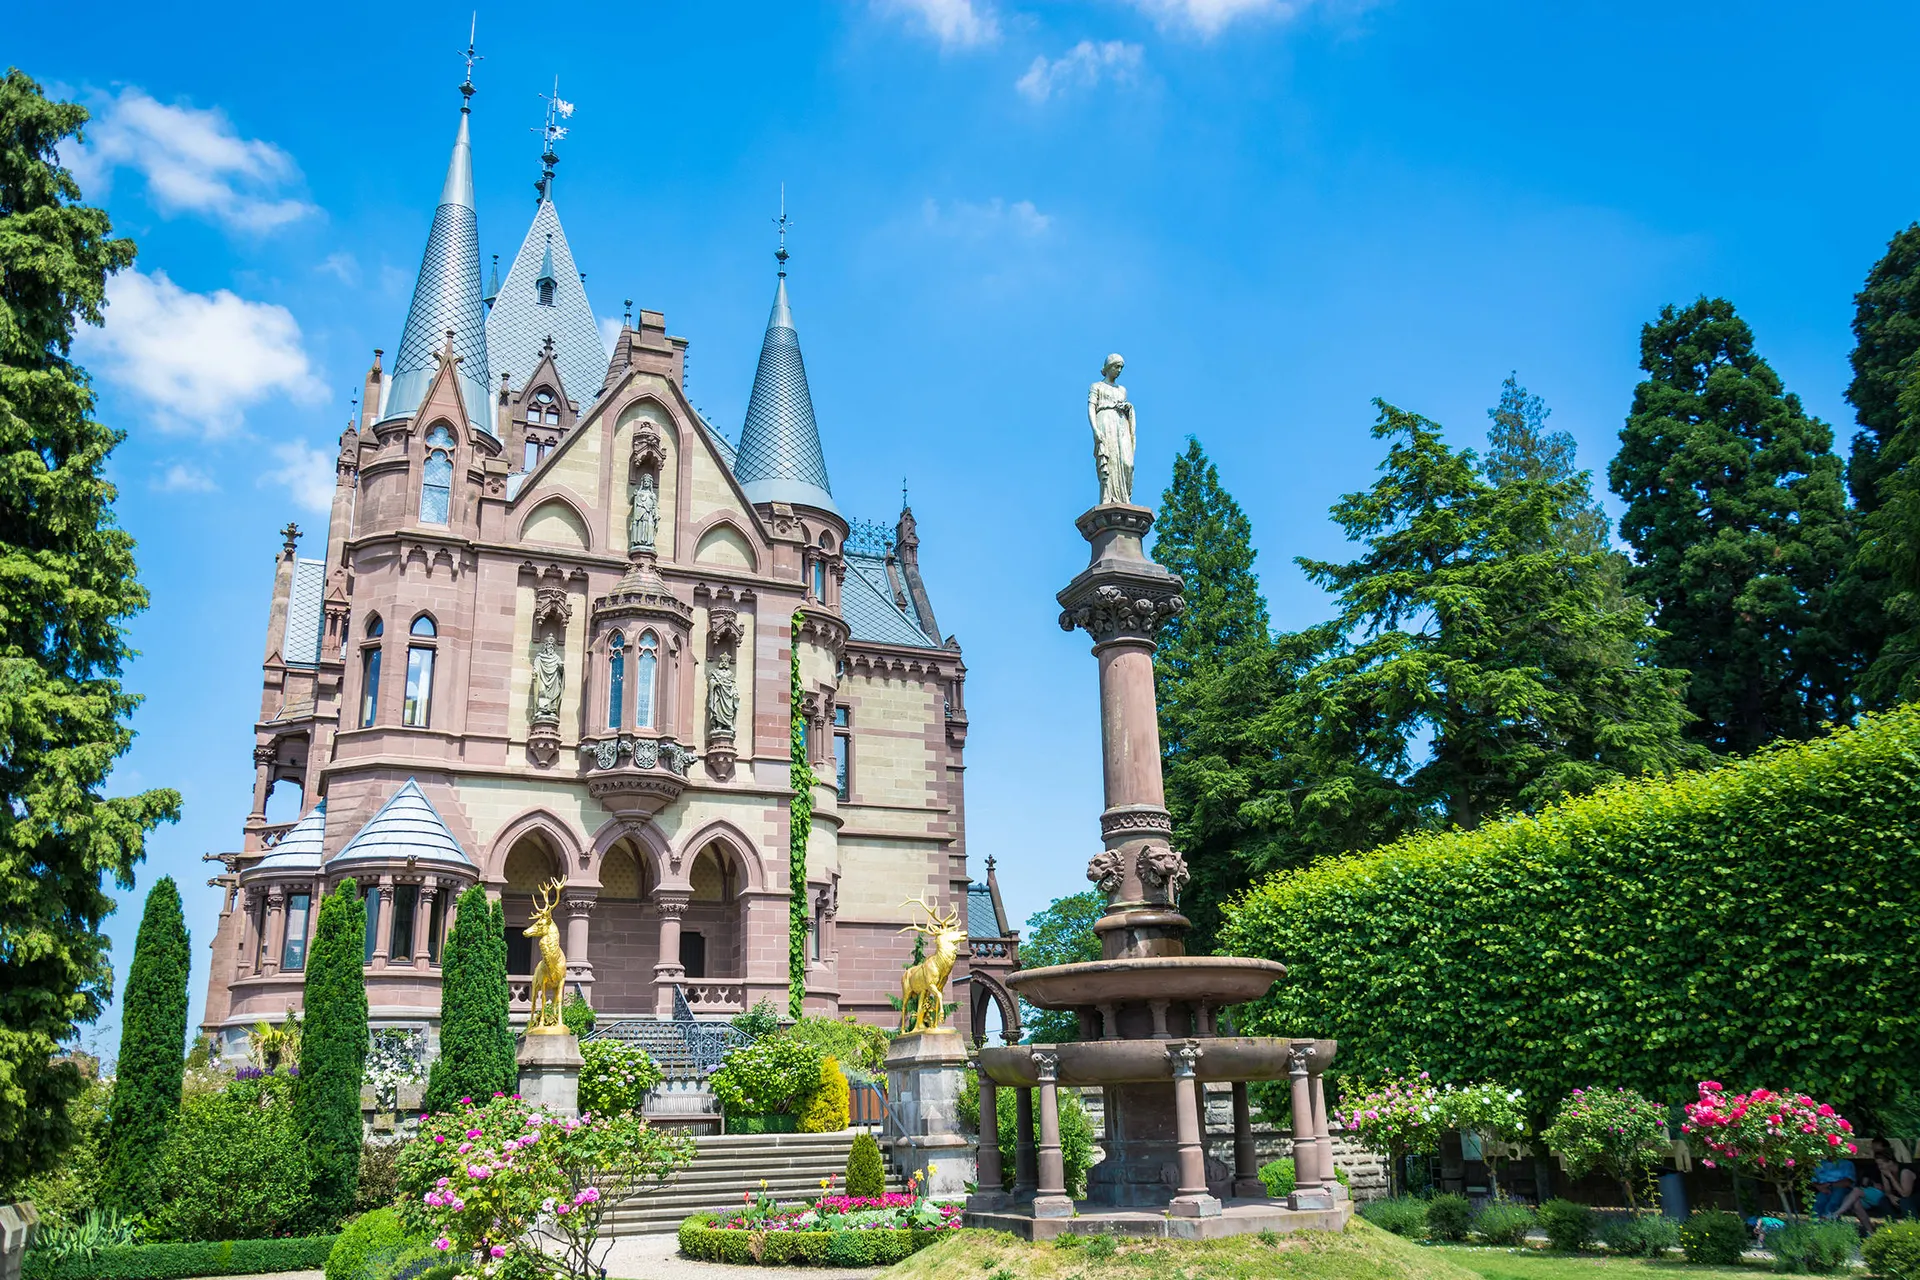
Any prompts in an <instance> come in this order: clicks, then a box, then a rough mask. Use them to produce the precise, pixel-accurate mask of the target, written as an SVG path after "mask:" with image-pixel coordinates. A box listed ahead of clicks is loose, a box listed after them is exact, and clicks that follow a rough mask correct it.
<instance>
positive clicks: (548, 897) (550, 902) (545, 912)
mask: <svg viewBox="0 0 1920 1280" xmlns="http://www.w3.org/2000/svg"><path fill="white" fill-rule="evenodd" d="M565 887H566V882H565V881H563V880H549V881H547V882H546V883H545V884H543V885H541V886H540V890H539V893H538V895H537V896H536V897H535V898H534V904H533V916H532V918H533V919H535V920H549V921H550V920H552V919H553V909H554V907H556V906H558V905H559V903H560V890H561V889H563V888H565Z"/></svg>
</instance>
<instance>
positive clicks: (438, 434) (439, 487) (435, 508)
mask: <svg viewBox="0 0 1920 1280" xmlns="http://www.w3.org/2000/svg"><path fill="white" fill-rule="evenodd" d="M452 506H453V432H451V431H449V430H447V429H446V428H445V427H444V426H436V427H434V429H433V430H431V431H429V432H427V460H426V463H425V465H423V466H422V467H421V468H420V523H421V524H445V523H446V522H447V513H448V512H449V511H450V510H451V509H452Z"/></svg>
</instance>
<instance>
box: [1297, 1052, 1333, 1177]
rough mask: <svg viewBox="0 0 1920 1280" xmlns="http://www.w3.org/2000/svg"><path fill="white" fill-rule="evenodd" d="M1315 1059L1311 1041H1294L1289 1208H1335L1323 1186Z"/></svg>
mask: <svg viewBox="0 0 1920 1280" xmlns="http://www.w3.org/2000/svg"><path fill="white" fill-rule="evenodd" d="M1312 1057H1313V1041H1311V1040H1295V1041H1293V1042H1292V1043H1291V1044H1290V1045H1289V1046H1288V1050H1287V1071H1288V1076H1289V1083H1290V1084H1291V1085H1292V1096H1291V1098H1290V1101H1291V1102H1292V1104H1293V1106H1292V1110H1293V1194H1292V1195H1291V1196H1288V1197H1287V1207H1288V1208H1289V1209H1331V1208H1333V1197H1332V1196H1329V1195H1328V1194H1327V1193H1326V1190H1325V1189H1324V1187H1322V1185H1321V1173H1320V1144H1319V1143H1318V1142H1317V1141H1316V1140H1315V1138H1316V1135H1315V1133H1314V1123H1313V1084H1312V1081H1311V1080H1309V1078H1308V1075H1307V1068H1308V1065H1309V1064H1310V1062H1311V1060H1312Z"/></svg>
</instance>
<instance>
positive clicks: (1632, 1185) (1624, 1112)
mask: <svg viewBox="0 0 1920 1280" xmlns="http://www.w3.org/2000/svg"><path fill="white" fill-rule="evenodd" d="M1540 1138H1541V1141H1543V1142H1545V1143H1546V1144H1547V1149H1548V1150H1549V1151H1553V1152H1556V1153H1558V1154H1559V1155H1560V1157H1561V1158H1562V1159H1564V1160H1565V1161H1566V1162H1567V1173H1568V1175H1569V1176H1571V1177H1575V1178H1579V1177H1584V1176H1585V1175H1586V1173H1587V1172H1588V1171H1589V1170H1593V1169H1598V1170H1599V1171H1600V1172H1601V1173H1604V1174H1606V1175H1607V1176H1608V1177H1610V1178H1612V1179H1613V1180H1614V1181H1615V1182H1618V1183H1619V1184H1620V1189H1621V1190H1622V1191H1624V1192H1626V1195H1627V1207H1628V1208H1629V1209H1633V1208H1638V1207H1639V1204H1640V1198H1639V1196H1638V1194H1637V1191H1638V1189H1639V1187H1640V1185H1641V1184H1642V1183H1644V1182H1645V1181H1646V1177H1647V1173H1648V1171H1649V1170H1651V1169H1652V1168H1653V1167H1654V1166H1655V1165H1657V1164H1659V1163H1660V1162H1661V1161H1662V1160H1665V1159H1666V1158H1667V1154H1668V1152H1669V1150H1670V1149H1671V1148H1670V1146H1669V1144H1668V1140H1667V1111H1666V1108H1665V1107H1663V1106H1661V1105H1660V1104H1659V1103H1657V1102H1654V1101H1652V1100H1650V1099H1648V1098H1645V1097H1642V1096H1641V1095H1640V1094H1639V1093H1636V1092H1635V1091H1634V1090H1632V1089H1626V1088H1620V1089H1613V1090H1606V1089H1575V1090H1574V1091H1573V1093H1572V1094H1571V1095H1569V1096H1568V1098H1567V1100H1566V1101H1564V1102H1562V1103H1561V1104H1560V1110H1559V1111H1558V1112H1557V1113H1556V1114H1555V1115H1554V1117H1553V1123H1552V1124H1550V1125H1548V1126H1547V1127H1546V1128H1545V1129H1542V1130H1541V1131H1540Z"/></svg>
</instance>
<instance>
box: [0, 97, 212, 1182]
mask: <svg viewBox="0 0 1920 1280" xmlns="http://www.w3.org/2000/svg"><path fill="white" fill-rule="evenodd" d="M86 119H87V113H86V111H85V110H84V109H82V108H81V107H79V106H77V105H75V104H73V103H70V102H50V101H48V100H47V98H46V97H45V96H44V95H43V94H42V92H41V90H40V86H39V85H38V84H36V83H35V82H34V81H33V79H32V78H31V77H29V76H27V75H25V74H23V73H21V72H20V71H18V70H9V71H8V72H7V73H6V75H5V76H4V77H0V1029H4V1030H0V1200H3V1199H6V1198H7V1196H8V1193H9V1192H10V1190H11V1189H12V1188H13V1187H14V1186H16V1185H18V1183H19V1182H20V1181H21V1180H23V1179H25V1178H27V1177H30V1176H31V1175H33V1174H35V1173H39V1172H42V1171H44V1170H47V1169H50V1168H52V1167H53V1166H54V1164H55V1162H56V1161H57V1160H58V1158H59V1156H60V1153H61V1152H62V1151H63V1150H65V1149H66V1147H67V1146H68V1145H69V1144H70V1143H71V1142H72V1140H73V1125H72V1122H71V1119H70V1117H69V1114H68V1108H69V1107H70V1105H71V1104H72V1102H73V1100H74V1099H75V1098H76V1097H78V1096H79V1094H80V1091H81V1089H82V1088H83V1087H84V1084H85V1081H84V1080H83V1079H82V1078H81V1075H80V1071H79V1069H78V1068H77V1067H76V1066H75V1065H74V1063H73V1062H72V1061H71V1060H70V1059H61V1060H58V1061H56V1055H58V1054H59V1051H60V1046H61V1044H62V1043H63V1042H65V1041H68V1040H70V1039H71V1038H72V1036H73V1035H74V1033H75V1032H76V1031H77V1030H78V1029H79V1027H80V1026H81V1025H82V1024H84V1023H89V1022H92V1021H93V1020H94V1019H96V1018H98V1017H99V1016H100V1012H101V1009H102V1008H103V1007H104V1005H105V1003H106V1001H107V1000H109V999H111V997H112V994H113V971H112V968H111V966H110V965H109V964H108V961H107V947H108V944H107V939H106V937H105V936H104V935H103V934H102V933H101V932H100V922H101V921H102V920H104V919H105V918H106V917H107V916H108V915H109V914H111V913H112V911H113V899H112V898H110V897H109V896H107V894H106V893H104V892H102V890H101V885H100V881H101V877H102V876H103V875H107V874H111V875H112V876H113V878H114V881H115V882H116V883H117V884H118V885H119V886H120V887H121V888H123V889H130V888H132V887H133V869H134V867H135V866H137V865H138V864H139V863H140V860H141V859H142V858H144V857H145V856H146V837H147V833H148V832H149V831H151V830H152V829H153V828H154V827H155V826H156V825H157V824H159V823H160V822H163V821H172V820H174V819H176V818H177V817H179V814H180V796H179V794H178V793H177V792H174V791H147V792H143V793H141V794H139V795H131V796H114V797H111V798H109V797H107V796H105V795H103V794H102V792H103V790H104V788H105V784H106V780H107V775H108V772H109V771H110V770H111V769H112V767H113V762H114V761H115V760H116V759H118V758H119V757H120V756H121V755H122V754H123V753H124V752H125V751H126V750H127V748H128V746H130V745H131V744H132V742H133V731H132V730H131V729H129V728H128V727H127V719H128V717H129V716H130V715H131V714H132V713H133V710H134V708H135V707H136V706H137V705H138V704H139V699H138V698H137V697H135V696H133V695H131V694H129V693H127V692H126V691H125V690H123V689H122V688H121V685H120V674H121V668H122V666H123V665H124V664H125V662H126V660H127V658H128V657H130V656H131V654H132V650H130V649H129V648H128V647H127V642H126V634H127V633H126V627H127V621H128V619H130V618H131V617H132V616H133V615H134V614H136V613H138V612H140V611H141V610H142V609H144V608H146V605H147V593H146V591H145V590H144V589H142V587H141V586H140V583H139V581H138V580H137V578H136V577H135V574H134V563H133V539H132V538H130V537H129V536H128V535H127V534H126V532H125V531H124V530H122V529H119V528H117V527H115V525H114V520H113V500H114V487H113V485H111V484H109V483H108V482H107V479H106V475H105V472H106V464H107V458H108V456H109V455H110V454H111V453H112V452H113V449H114V446H116V445H117V444H119V443H120V440H121V438H122V436H121V433H120V432H118V431H114V430H112V429H110V428H108V427H105V426H103V425H101V424H100V423H99V422H98V421H96V420H95V419H94V417H93V392H92V388H91V385H90V383H89V381H88V378H87V375H86V372H85V371H84V370H83V369H81V368H80V367H79V366H78V365H76V364H75V363H73V361H72V360H71V359H70V358H69V353H70V351H71V349H72V343H73V336H74V331H75V329H76V328H77V327H78V326H79V325H80V324H81V323H83V322H84V323H86V324H95V325H97V324H99V323H100V321H101V304H102V302H103V301H104V300H105V297H106V280H107V276H109V275H110V274H112V273H113V272H115V271H119V270H121V269H122V268H124V267H127V266H129V265H130V264H131V263H132V262H133V252H134V251H133V242H132V241H130V240H125V239H116V238H114V236H113V234H112V226H111V224H110V223H109V222H108V220H107V215H106V213H105V212H104V211H102V210H100V209H95V208H90V207H88V206H86V205H83V204H81V203H79V201H80V189H79V187H78V186H77V185H76V184H75V183H74V181H73V177H72V175H71V174H70V173H68V171H67V170H65V169H63V168H61V167H60V164H59V160H58V154H57V153H58V150H59V148H61V147H62V146H63V145H71V143H70V142H69V140H70V139H71V140H75V141H77V140H79V138H80V127H81V125H82V124H84V123H85V122H86Z"/></svg>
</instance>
